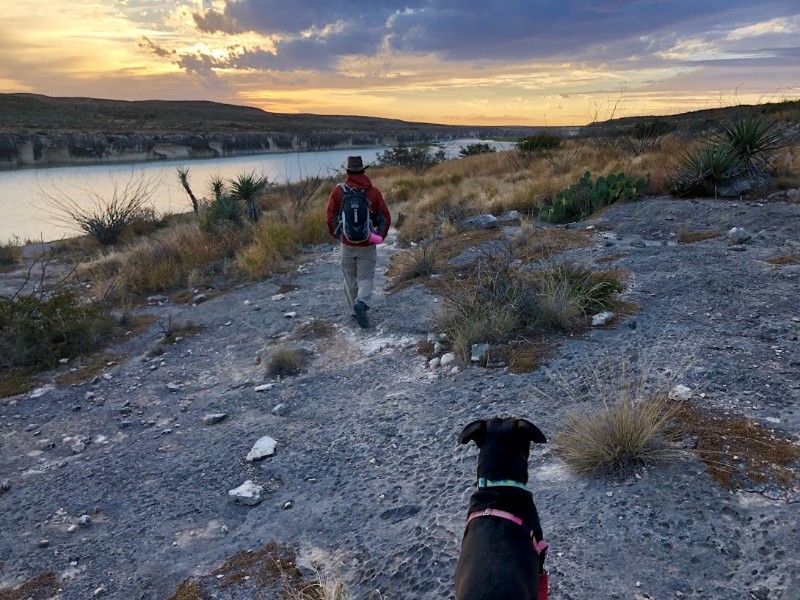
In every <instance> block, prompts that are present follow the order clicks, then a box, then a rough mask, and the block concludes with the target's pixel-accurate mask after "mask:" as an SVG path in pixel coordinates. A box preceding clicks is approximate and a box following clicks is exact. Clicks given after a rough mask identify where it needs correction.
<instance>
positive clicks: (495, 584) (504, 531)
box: [455, 490, 541, 600]
mask: <svg viewBox="0 0 800 600" xmlns="http://www.w3.org/2000/svg"><path fill="white" fill-rule="evenodd" d="M516 491H519V490H515V492H516ZM520 492H521V491H520ZM521 493H522V494H527V492H521ZM484 495H486V492H476V493H475V494H473V501H471V502H470V514H472V513H473V512H476V511H480V508H478V507H480V506H481V505H482V504H486V502H481V501H480V500H481V496H484ZM527 495H528V500H529V502H530V507H531V508H532V510H533V512H534V513H535V512H536V508H535V507H534V506H533V501H532V500H530V494H527ZM476 497H477V498H476ZM490 504H492V505H495V506H497V507H498V509H500V506H499V505H502V504H503V503H502V501H501V502H499V503H498V502H497V501H492V502H490ZM512 504H514V505H518V504H519V502H513V503H512ZM473 507H474V508H475V510H473ZM509 509H511V510H513V509H512V508H511V507H507V508H506V510H509ZM519 512H521V511H519V510H517V513H519ZM536 524H537V525H538V517H536ZM529 531H530V530H529V529H528V528H527V527H523V526H520V525H518V524H516V523H513V522H511V521H509V520H506V519H502V518H498V517H491V516H486V517H479V518H476V519H473V520H472V521H471V522H470V523H469V526H468V527H467V530H466V532H465V534H464V540H463V542H462V544H461V556H460V557H459V559H458V565H457V566H456V577H455V580H456V598H458V600H537V595H536V590H537V588H538V579H539V556H538V554H537V553H536V550H535V549H534V547H533V543H532V540H531V537H530V533H529ZM539 600H541V599H539Z"/></svg>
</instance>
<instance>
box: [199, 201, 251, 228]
mask: <svg viewBox="0 0 800 600" xmlns="http://www.w3.org/2000/svg"><path fill="white" fill-rule="evenodd" d="M243 222H244V215H243V213H242V206H241V204H240V203H239V202H238V201H237V200H236V199H235V198H233V197H231V196H228V195H226V194H222V195H220V196H217V197H215V198H214V199H213V200H211V201H210V202H208V203H206V204H205V205H203V206H202V207H201V212H200V228H201V229H202V230H203V231H205V232H207V233H216V232H219V231H220V230H224V229H226V228H228V227H241V226H242V224H243Z"/></svg>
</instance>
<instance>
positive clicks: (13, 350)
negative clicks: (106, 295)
mask: <svg viewBox="0 0 800 600" xmlns="http://www.w3.org/2000/svg"><path fill="white" fill-rule="evenodd" d="M113 327H114V320H113V318H112V317H111V314H110V312H109V309H108V307H107V306H106V305H105V304H104V303H102V302H85V301H84V300H83V298H81V297H80V296H78V294H77V293H75V292H73V291H70V290H59V291H57V292H55V293H53V294H52V295H50V296H49V297H47V298H39V297H36V296H19V297H17V298H8V297H0V367H2V368H4V369H7V368H12V367H36V368H52V367H53V366H55V365H56V364H57V363H58V361H59V360H60V359H62V358H73V357H75V356H78V355H81V354H85V353H88V352H92V351H94V350H96V349H97V348H99V347H100V345H101V344H102V343H103V341H104V340H105V339H106V338H107V337H108V336H109V335H110V333H111V331H112V329H113Z"/></svg>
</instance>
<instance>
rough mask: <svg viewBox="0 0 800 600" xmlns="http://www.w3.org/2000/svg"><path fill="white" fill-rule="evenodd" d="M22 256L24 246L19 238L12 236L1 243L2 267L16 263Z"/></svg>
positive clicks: (0, 264) (0, 261) (0, 256)
mask: <svg viewBox="0 0 800 600" xmlns="http://www.w3.org/2000/svg"><path fill="white" fill-rule="evenodd" d="M20 256H22V246H21V245H20V241H19V238H16V237H15V238H12V239H10V240H8V241H5V242H3V243H0V267H10V266H12V265H16V264H17V263H18V262H19V259H20Z"/></svg>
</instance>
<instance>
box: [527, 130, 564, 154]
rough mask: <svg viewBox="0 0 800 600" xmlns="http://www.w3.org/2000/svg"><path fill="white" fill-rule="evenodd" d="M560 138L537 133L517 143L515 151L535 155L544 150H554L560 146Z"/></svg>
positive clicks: (549, 134) (550, 134)
mask: <svg viewBox="0 0 800 600" xmlns="http://www.w3.org/2000/svg"><path fill="white" fill-rule="evenodd" d="M561 141H562V140H561V138H560V137H559V136H557V135H553V134H552V133H545V132H542V133H537V134H536V135H531V136H528V137H526V138H522V139H521V140H519V141H518V142H517V150H519V151H520V152H524V153H537V152H542V151H545V150H555V149H556V148H558V147H559V146H561Z"/></svg>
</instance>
